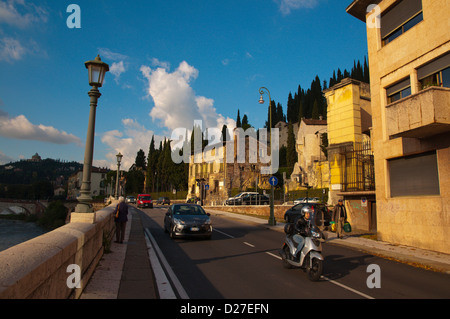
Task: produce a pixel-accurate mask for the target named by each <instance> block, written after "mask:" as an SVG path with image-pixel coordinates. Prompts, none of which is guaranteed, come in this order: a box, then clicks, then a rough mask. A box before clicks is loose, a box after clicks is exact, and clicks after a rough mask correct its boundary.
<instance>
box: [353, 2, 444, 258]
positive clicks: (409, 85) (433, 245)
mask: <svg viewBox="0 0 450 319" xmlns="http://www.w3.org/2000/svg"><path fill="white" fill-rule="evenodd" d="M368 11H369V12H368ZM347 12H348V13H349V14H351V15H352V16H354V17H356V18H358V19H359V20H361V21H363V22H365V23H366V28H367V44H368V53H369V67H370V91H371V107H372V123H373V129H372V145H373V151H374V159H375V180H376V203H377V231H378V235H379V238H380V239H381V240H384V241H389V242H392V243H397V244H404V245H409V246H415V247H420V248H425V249H430V250H435V251H441V252H444V253H450V236H449V235H450V68H449V67H450V1H449V0H355V1H353V2H352V3H351V4H350V5H349V6H348V7H347Z"/></svg>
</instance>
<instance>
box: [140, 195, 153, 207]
mask: <svg viewBox="0 0 450 319" xmlns="http://www.w3.org/2000/svg"><path fill="white" fill-rule="evenodd" d="M137 207H139V208H143V207H150V208H153V202H152V197H151V196H150V195H149V194H139V195H138V197H137Z"/></svg>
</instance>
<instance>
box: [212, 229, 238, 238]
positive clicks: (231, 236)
mask: <svg viewBox="0 0 450 319" xmlns="http://www.w3.org/2000/svg"><path fill="white" fill-rule="evenodd" d="M213 230H215V231H216V232H218V233H221V234H222V235H225V236H228V237H230V238H235V237H233V236H231V235H228V234H227V233H224V232H223V231H220V230H218V229H217V228H213Z"/></svg>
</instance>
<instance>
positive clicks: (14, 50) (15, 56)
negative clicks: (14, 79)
mask: <svg viewBox="0 0 450 319" xmlns="http://www.w3.org/2000/svg"><path fill="white" fill-rule="evenodd" d="M25 53H26V49H25V48H24V47H23V46H22V44H21V43H20V42H19V41H18V40H16V39H13V38H7V37H5V38H2V39H0V61H6V62H12V61H17V60H20V59H21V58H22V57H23V56H24V55H25Z"/></svg>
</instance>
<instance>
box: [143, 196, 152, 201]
mask: <svg viewBox="0 0 450 319" xmlns="http://www.w3.org/2000/svg"><path fill="white" fill-rule="evenodd" d="M151 199H152V197H151V196H141V197H140V200H151Z"/></svg>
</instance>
